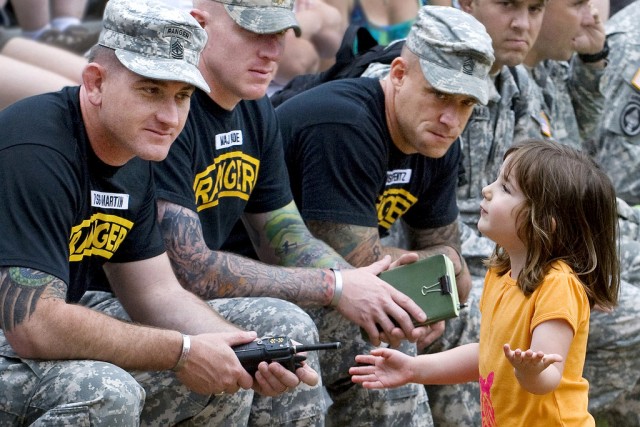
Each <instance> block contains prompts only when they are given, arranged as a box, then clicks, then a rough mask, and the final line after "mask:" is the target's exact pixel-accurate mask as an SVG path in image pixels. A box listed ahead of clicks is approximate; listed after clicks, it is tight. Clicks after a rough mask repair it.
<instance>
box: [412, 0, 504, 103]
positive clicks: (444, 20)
mask: <svg viewBox="0 0 640 427" xmlns="http://www.w3.org/2000/svg"><path fill="white" fill-rule="evenodd" d="M406 47H407V48H408V49H409V50H410V51H411V52H413V53H414V54H415V55H417V56H418V57H419V58H420V66H421V67H422V73H423V74H424V77H425V79H427V81H428V82H429V84H431V86H433V87H435V88H436V89H438V90H440V91H442V92H445V93H454V94H462V95H470V96H473V97H474V98H476V99H477V100H478V101H479V102H480V103H482V104H486V103H487V100H488V93H487V86H488V83H489V82H488V80H487V76H488V75H489V70H490V69H491V66H492V65H493V61H494V59H495V58H494V56H493V47H492V44H491V37H489V34H487V31H486V30H485V28H484V25H482V24H481V23H480V22H478V20H476V19H475V18H474V17H473V16H471V15H470V14H468V13H466V12H463V11H461V10H459V9H456V8H454V7H444V6H423V7H421V8H420V10H419V11H418V16H417V18H416V21H415V22H414V23H413V25H412V26H411V30H410V31H409V35H408V36H407V41H406Z"/></svg>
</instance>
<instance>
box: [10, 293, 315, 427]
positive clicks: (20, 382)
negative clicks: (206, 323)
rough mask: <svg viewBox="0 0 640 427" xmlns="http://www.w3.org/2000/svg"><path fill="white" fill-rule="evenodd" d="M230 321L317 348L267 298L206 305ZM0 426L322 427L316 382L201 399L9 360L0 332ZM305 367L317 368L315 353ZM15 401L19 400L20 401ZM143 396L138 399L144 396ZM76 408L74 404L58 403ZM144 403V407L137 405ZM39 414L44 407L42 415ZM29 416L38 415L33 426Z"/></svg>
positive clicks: (80, 367) (297, 317)
mask: <svg viewBox="0 0 640 427" xmlns="http://www.w3.org/2000/svg"><path fill="white" fill-rule="evenodd" d="M81 304H83V305H85V306H87V307H91V308H92V309H94V310H97V311H100V312H103V313H105V314H108V315H110V316H113V317H116V318H119V319H121V320H125V321H128V320H129V318H128V316H127V315H126V313H125V312H124V310H123V308H122V306H121V305H120V303H119V302H118V301H117V300H116V299H114V298H113V297H112V296H111V295H110V294H108V293H104V292H88V293H86V294H85V296H84V297H83V299H82V300H81ZM210 305H212V306H213V307H214V308H215V309H217V310H219V311H220V313H221V314H222V315H223V316H225V317H226V318H227V319H229V320H230V321H232V322H234V323H236V324H238V325H239V326H242V327H245V328H246V329H251V330H256V331H258V333H259V334H263V335H270V334H278V335H286V336H289V337H292V338H293V339H295V340H296V341H298V342H301V343H311V342H317V339H318V336H317V332H316V328H315V326H314V324H313V321H312V320H311V319H310V318H309V316H308V315H306V314H305V313H304V312H303V311H302V310H301V309H300V308H298V307H297V306H295V305H293V304H291V303H288V302H286V301H282V300H277V299H273V298H238V299H220V300H215V301H212V302H210ZM0 355H1V357H0V377H1V378H2V383H3V385H6V386H5V387H4V388H3V389H2V390H0V425H3V426H4V425H11V426H18V425H30V424H31V423H33V422H35V423H36V424H33V425H46V426H51V425H56V426H88V425H96V426H97V425H101V426H118V425H120V426H127V427H129V426H135V425H153V426H164V425H181V426H229V427H231V426H242V425H251V426H274V425H283V426H322V425H324V422H323V419H324V415H323V414H324V412H325V410H326V403H325V400H324V394H323V391H322V386H321V384H319V385H317V386H315V387H308V386H299V387H297V388H296V389H295V390H292V391H291V392H288V393H285V394H283V395H280V396H277V397H275V398H269V397H264V396H260V395H258V394H257V393H254V392H253V391H251V390H248V391H240V392H238V393H235V394H233V395H223V396H218V397H214V396H204V395H199V394H196V393H193V392H191V391H189V390H188V389H187V388H186V387H185V386H183V385H182V384H181V383H180V382H179V381H178V379H177V378H176V376H175V374H174V373H173V372H171V371H163V372H126V371H124V370H122V369H120V368H118V367H117V366H115V365H112V364H109V363H104V362H98V361H46V362H38V361H31V360H21V359H19V358H17V356H16V355H15V353H14V352H13V350H12V349H11V347H10V345H9V344H8V343H7V341H6V339H5V337H4V334H2V333H1V332H0ZM307 360H308V363H309V364H310V366H312V367H313V368H314V369H316V370H317V369H319V367H318V366H319V364H318V359H317V355H316V354H314V353H313V352H312V353H309V358H308V359H307ZM20 396H23V398H22V399H21V398H20ZM145 396H146V398H145ZM66 402H79V403H72V404H69V403H66ZM143 405H144V406H143ZM39 408H52V409H51V410H49V411H46V412H45V410H44V409H39ZM37 417H41V418H40V419H38V420H36V418H37Z"/></svg>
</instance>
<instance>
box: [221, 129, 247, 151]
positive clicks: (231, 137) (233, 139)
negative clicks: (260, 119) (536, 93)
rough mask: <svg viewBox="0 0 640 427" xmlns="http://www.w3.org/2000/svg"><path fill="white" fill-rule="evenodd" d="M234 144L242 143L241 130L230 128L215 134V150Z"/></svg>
mask: <svg viewBox="0 0 640 427" xmlns="http://www.w3.org/2000/svg"><path fill="white" fill-rule="evenodd" d="M234 145H242V131H240V130H232V131H231V132H227V133H219V134H217V135H216V150H221V149H223V148H227V147H233V146H234Z"/></svg>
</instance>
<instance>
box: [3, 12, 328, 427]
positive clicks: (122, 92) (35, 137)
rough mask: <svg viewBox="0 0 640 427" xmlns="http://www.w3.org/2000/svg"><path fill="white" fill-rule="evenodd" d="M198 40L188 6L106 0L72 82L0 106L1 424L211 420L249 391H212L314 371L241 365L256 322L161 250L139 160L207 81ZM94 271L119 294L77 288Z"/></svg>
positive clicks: (266, 386)
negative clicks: (228, 397) (216, 299)
mask: <svg viewBox="0 0 640 427" xmlns="http://www.w3.org/2000/svg"><path fill="white" fill-rule="evenodd" d="M206 40H207V37H206V34H205V32H204V31H203V30H202V28H201V27H200V26H199V25H198V23H197V22H196V21H195V20H194V19H193V18H192V17H191V16H190V15H189V14H188V13H185V12H180V11H178V10H175V9H171V8H166V7H163V6H162V5H161V4H159V3H156V2H151V1H147V0H143V1H135V2H134V1H128V0H111V1H109V3H108V5H107V8H106V12H105V17H104V19H103V30H102V32H101V35H100V41H99V46H96V47H94V48H93V50H92V52H91V54H90V58H89V64H88V65H87V66H86V67H85V69H84V71H83V84H82V86H80V87H69V88H66V89H64V90H62V91H61V92H58V93H51V94H46V95H40V96H37V97H33V98H29V99H26V100H23V101H20V102H18V103H16V104H14V105H12V106H10V107H8V108H7V109H5V110H3V111H2V112H0V183H1V185H0V198H1V199H2V200H3V208H2V209H0V230H1V231H2V238H1V239H0V326H1V328H2V332H0V390H1V391H0V395H1V396H2V398H0V425H32V424H33V425H35V424H37V425H62V424H64V425H74V426H75V425H78V426H79V425H104V426H114V425H123V426H134V425H138V424H140V423H144V424H148V425H174V424H176V423H179V422H181V421H183V420H191V419H192V418H193V420H192V421H194V423H195V422H198V421H200V420H201V419H202V421H203V422H205V421H206V422H210V421H211V420H210V419H208V417H209V416H210V415H211V414H215V415H216V416H221V417H225V416H228V417H231V416H232V415H233V414H235V413H237V412H238V411H239V409H240V410H242V409H246V410H247V411H248V409H249V406H250V404H251V394H250V393H238V394H237V395H234V396H233V397H234V398H236V396H237V398H236V399H237V402H236V401H234V402H227V401H225V400H222V403H219V401H218V400H217V398H216V399H213V398H212V395H213V394H216V393H222V392H228V393H234V392H236V391H237V390H238V389H240V388H243V389H249V388H253V389H255V390H256V391H259V392H262V393H264V394H267V395H276V394H278V393H282V392H283V391H284V390H285V389H287V388H288V387H294V386H296V385H297V384H298V383H299V382H300V381H303V382H305V383H308V384H310V385H314V384H316V383H317V382H318V376H317V374H316V373H315V372H314V371H313V370H312V369H311V368H310V367H308V366H306V365H305V366H303V368H301V369H298V370H297V375H296V374H293V373H290V372H289V371H288V370H286V369H285V368H284V367H283V366H280V365H279V364H270V365H267V364H266V363H265V364H262V365H261V366H260V374H259V375H256V379H255V380H254V379H252V377H251V375H249V374H248V373H247V372H246V371H245V370H244V368H243V367H242V365H241V364H240V363H239V361H238V359H237V357H236V356H235V354H234V352H233V351H232V349H231V346H233V345H236V344H241V343H246V342H250V341H251V340H253V339H254V338H255V337H256V333H255V332H250V331H244V330H242V329H241V328H239V327H238V326H235V325H234V324H232V323H230V322H228V321H226V320H225V319H224V318H222V317H221V316H220V315H218V314H217V313H216V312H215V311H213V310H212V309H211V308H210V307H209V306H208V305H207V304H206V303H204V302H202V301H201V300H200V299H199V298H197V297H196V296H194V295H193V294H192V293H191V292H188V291H186V290H184V289H183V288H182V287H181V286H180V284H179V282H178V281H177V280H176V278H175V275H174V274H173V272H172V269H171V264H170V262H169V259H168V257H167V255H166V254H165V249H164V245H163V241H162V238H161V235H160V233H159V231H158V227H157V223H156V216H157V215H156V206H155V191H154V184H153V179H152V171H151V165H150V162H149V161H150V160H154V161H157V160H161V159H163V158H164V157H165V156H166V154H167V152H168V150H169V147H170V145H171V143H172V142H173V141H174V139H175V137H176V136H177V135H178V133H179V132H180V131H181V129H182V128H183V126H184V122H185V120H186V117H187V114H188V111H189V101H190V98H191V95H192V94H193V91H194V86H195V87H198V88H199V89H201V90H209V88H208V86H207V84H206V82H205V81H204V80H203V78H202V75H201V74H200V72H199V71H198V69H197V67H196V65H197V64H198V60H199V55H200V52H201V50H202V49H203V47H204V44H205V42H206ZM105 278H106V279H107V280H108V281H109V283H110V284H111V286H112V288H113V289H114V291H115V293H116V295H117V296H118V300H116V299H115V298H113V297H111V298H108V299H103V300H102V301H100V304H99V305H96V304H94V302H95V301H96V299H95V298H94V299H91V300H88V299H85V298H84V297H85V290H86V289H87V288H88V287H89V286H91V285H93V284H94V281H102V280H105ZM118 301H120V302H121V303H122V306H123V307H124V309H125V310H126V312H124V310H122V309H121V308H120V309H118V307H120V302H118ZM91 308H93V309H91ZM105 312H107V313H109V312H117V313H118V317H120V318H123V319H127V320H132V321H133V322H135V323H132V322H130V321H127V322H125V321H122V320H118V319H115V318H113V317H110V316H107V315H105ZM189 334H192V335H189ZM172 371H174V372H172ZM196 416H200V417H201V418H194V417H196ZM205 418H207V419H205ZM230 419H231V418H230ZM214 420H215V418H214ZM214 422H215V421H214Z"/></svg>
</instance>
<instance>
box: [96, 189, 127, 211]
mask: <svg viewBox="0 0 640 427" xmlns="http://www.w3.org/2000/svg"><path fill="white" fill-rule="evenodd" d="M91 206H93V207H94V208H107V209H121V210H127V209H129V195H128V194H120V193H104V192H102V191H92V192H91Z"/></svg>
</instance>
